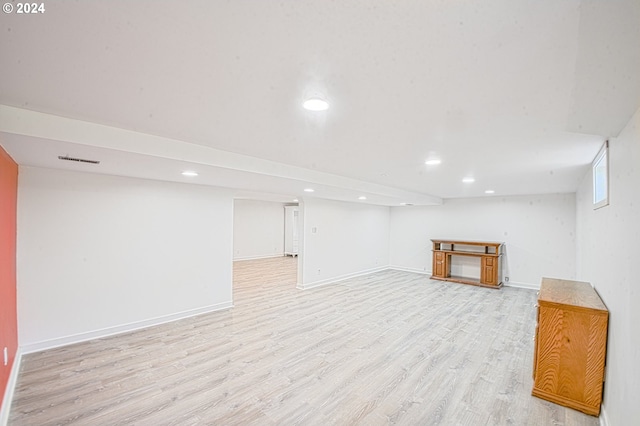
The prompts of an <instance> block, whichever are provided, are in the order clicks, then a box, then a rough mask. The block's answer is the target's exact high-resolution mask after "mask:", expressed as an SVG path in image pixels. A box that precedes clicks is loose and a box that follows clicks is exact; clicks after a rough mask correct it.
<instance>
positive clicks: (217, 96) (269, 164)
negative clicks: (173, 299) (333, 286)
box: [0, 0, 640, 205]
mask: <svg viewBox="0 0 640 426" xmlns="http://www.w3.org/2000/svg"><path fill="white" fill-rule="evenodd" d="M45 6H46V11H45V12H44V13H43V14H40V15H28V16H26V15H18V14H16V13H15V12H14V13H12V14H6V13H3V14H2V15H1V16H0V34H2V37H0V58H1V59H0V60H1V61H2V68H1V74H0V76H1V78H0V104H3V105H5V107H2V109H0V114H1V115H0V132H1V133H0V143H1V144H2V145H3V146H4V147H5V149H7V150H8V152H9V153H10V154H11V155H12V156H13V157H14V158H15V159H16V161H18V162H19V163H20V164H22V165H27V166H29V165H31V166H42V167H55V168H68V169H76V170H82V171H88V172H98V173H107V174H115V175H123V176H136V177H144V178H152V179H161V180H168V181H180V182H183V181H187V182H192V183H198V184H206V185H217V186H223V187H229V188H233V189H234V191H235V192H234V193H235V194H236V196H238V197H254V198H265V199H274V200H280V201H290V200H291V199H292V198H293V197H296V196H302V195H303V194H304V193H303V192H302V190H303V189H304V188H305V187H308V186H313V187H314V188H315V189H316V192H315V193H314V194H313V196H318V197H324V198H332V199H342V200H352V201H356V199H357V197H358V196H360V195H366V196H367V197H368V200H367V202H371V203H374V204H382V205H397V204H399V203H400V202H410V203H414V204H434V203H439V202H440V199H441V198H452V197H473V196H485V195H484V191H485V190H486V189H493V190H495V195H496V196H500V195H513V194H534V193H535V194H537V193H556V192H573V191H575V190H576V188H577V186H578V184H579V182H580V180H581V179H582V178H583V177H584V175H585V173H586V171H587V169H588V167H589V164H590V162H591V160H592V159H593V157H594V156H595V154H596V152H597V151H598V149H599V147H600V146H601V144H602V143H603V141H604V140H605V139H606V138H609V137H615V136H616V135H617V134H618V133H619V132H620V130H621V129H622V127H623V126H624V125H625V123H626V122H627V121H628V119H629V118H630V117H631V115H632V114H633V113H634V112H635V110H636V109H637V108H638V107H639V106H640V42H639V40H640V2H638V1H637V0H611V1H593V0H589V1H576V0H573V1H572V0H565V1H561V2H559V1H557V0H553V1H552V0H545V1H533V0H502V1H491V2H470V1H425V0H422V1H418V0H415V1H409V0H397V1H381V0H359V1H355V0H352V1H349V0H344V1H332V2H329V1H317V0H315V1H299V0H282V1H278V2H276V1H263V0H262V1H261V0H255V1H249V0H246V1H221V0H219V1H211V0H206V1H205V0H203V1H182V2H177V1H158V0H147V1H135V2H133V1H123V0H119V1H116V0H109V1H107V0H104V1H92V2H77V1H54V2H46V3H45ZM309 96H322V97H325V98H326V99H327V100H328V101H329V102H330V104H331V108H330V109H329V110H328V111H325V112H315V113H314V112H309V111H305V110H303V109H302V108H301V103H302V101H303V100H304V99H305V98H307V97H309ZM65 154H68V155H71V156H84V157H89V158H96V159H100V160H101V161H102V163H101V164H100V165H99V166H97V167H93V168H92V167H90V166H88V165H83V164H76V163H69V162H62V161H59V160H58V159H57V156H58V155H65ZM430 156H438V157H439V158H441V159H442V164H440V165H439V166H433V167H428V166H426V165H425V164H424V161H425V160H426V159H427V158H428V157H430ZM185 168H199V171H200V173H201V174H200V176H198V178H195V179H190V180H187V179H185V178H184V177H182V176H181V175H180V171H182V170H183V169H185ZM468 175H472V176H473V177H475V179H476V182H475V183H473V184H463V183H462V182H461V179H462V178H463V177H465V176H468Z"/></svg>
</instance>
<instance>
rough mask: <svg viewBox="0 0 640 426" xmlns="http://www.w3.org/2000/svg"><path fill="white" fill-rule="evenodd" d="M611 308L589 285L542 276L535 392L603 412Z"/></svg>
mask: <svg viewBox="0 0 640 426" xmlns="http://www.w3.org/2000/svg"><path fill="white" fill-rule="evenodd" d="M608 322H609V311H608V310H607V308H606V306H605V305H604V303H603V302H602V300H601V299H600V297H599V296H598V293H597V292H596V291H595V289H594V288H593V287H592V286H591V284H589V283H586V282H580V281H569V280H560V279H554V278H543V279H542V284H541V286H540V293H539V296H538V322H537V325H536V338H535V349H534V355H533V356H534V361H533V390H532V392H531V394H532V395H534V396H537V397H539V398H542V399H546V400H547V401H551V402H555V403H556V404H560V405H563V406H565V407H569V408H573V409H576V410H579V411H582V412H583V413H587V414H590V415H592V416H598V415H599V414H600V403H601V402H602V389H603V386H604V368H605V358H606V349H607V327H608Z"/></svg>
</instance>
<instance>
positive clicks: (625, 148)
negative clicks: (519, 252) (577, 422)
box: [577, 109, 640, 425]
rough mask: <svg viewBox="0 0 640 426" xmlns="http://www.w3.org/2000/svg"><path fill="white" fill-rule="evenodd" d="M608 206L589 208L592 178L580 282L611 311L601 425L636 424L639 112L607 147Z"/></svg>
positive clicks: (584, 213) (587, 181) (587, 184)
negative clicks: (591, 286) (591, 288)
mask: <svg viewBox="0 0 640 426" xmlns="http://www.w3.org/2000/svg"><path fill="white" fill-rule="evenodd" d="M609 178H610V181H609V205H608V206H605V207H602V208H600V209H598V210H594V209H593V205H592V176H591V172H589V173H587V175H586V176H585V178H584V180H583V182H582V184H581V185H580V188H579V190H578V193H577V238H578V249H577V263H578V267H577V270H578V279H579V280H582V281H588V282H590V283H591V284H592V285H593V286H594V287H595V288H596V290H597V291H598V293H599V294H600V297H601V298H602V300H603V301H604V303H605V305H606V306H607V308H608V309H609V335H608V344H607V367H606V382H605V388H604V400H603V407H602V416H603V417H604V418H605V424H609V425H629V424H635V423H634V422H638V419H640V404H638V401H640V364H639V363H638V360H639V359H640V331H638V324H640V284H639V281H638V278H639V277H640V261H639V259H640V244H639V242H640V109H638V110H637V111H636V113H635V115H634V116H633V118H632V119H631V120H630V121H629V123H628V124H627V125H626V127H625V129H624V130H623V131H622V132H621V133H620V135H619V136H618V138H616V139H612V140H610V141H609Z"/></svg>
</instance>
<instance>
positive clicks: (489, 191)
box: [484, 189, 496, 194]
mask: <svg viewBox="0 0 640 426" xmlns="http://www.w3.org/2000/svg"><path fill="white" fill-rule="evenodd" d="M495 192H496V191H494V190H493V189H487V190H486V191H484V193H485V194H494V193H495Z"/></svg>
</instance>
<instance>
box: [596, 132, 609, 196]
mask: <svg viewBox="0 0 640 426" xmlns="http://www.w3.org/2000/svg"><path fill="white" fill-rule="evenodd" d="M608 151H609V141H605V143H604V145H603V146H602V148H600V151H599V152H598V155H596V158H595V159H594V160H593V164H592V167H593V172H592V173H593V208H594V209H599V208H600V207H604V206H606V205H608V204H609V152H608Z"/></svg>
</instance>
